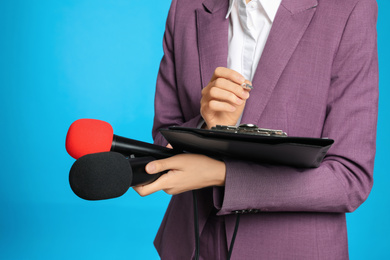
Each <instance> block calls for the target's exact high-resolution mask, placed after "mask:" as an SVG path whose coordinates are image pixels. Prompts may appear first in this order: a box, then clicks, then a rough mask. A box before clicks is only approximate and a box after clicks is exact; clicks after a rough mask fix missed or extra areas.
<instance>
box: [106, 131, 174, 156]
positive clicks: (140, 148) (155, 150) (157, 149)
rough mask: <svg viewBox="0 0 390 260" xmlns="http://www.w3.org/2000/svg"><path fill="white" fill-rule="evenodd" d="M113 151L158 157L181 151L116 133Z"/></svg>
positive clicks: (113, 140)
mask: <svg viewBox="0 0 390 260" xmlns="http://www.w3.org/2000/svg"><path fill="white" fill-rule="evenodd" d="M111 151H113V152H118V153H121V154H125V155H132V154H133V155H135V156H152V157H154V158H156V159H163V158H168V157H171V156H173V155H176V154H179V153H181V152H178V151H175V150H174V149H169V148H166V147H163V146H160V145H155V144H150V143H145V142H142V141H137V140H134V139H129V138H125V137H122V136H118V135H114V137H113V139H112V145H111Z"/></svg>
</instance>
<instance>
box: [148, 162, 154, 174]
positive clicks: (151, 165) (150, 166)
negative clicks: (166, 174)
mask: <svg viewBox="0 0 390 260" xmlns="http://www.w3.org/2000/svg"><path fill="white" fill-rule="evenodd" d="M155 170H156V165H155V164H154V163H149V164H147V165H146V171H147V172H148V173H154V171H155Z"/></svg>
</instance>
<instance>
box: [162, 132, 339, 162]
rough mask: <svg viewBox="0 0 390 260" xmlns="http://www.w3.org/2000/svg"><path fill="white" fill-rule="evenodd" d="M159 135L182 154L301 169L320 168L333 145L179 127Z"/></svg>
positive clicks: (328, 141)
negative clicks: (196, 154)
mask: <svg viewBox="0 0 390 260" xmlns="http://www.w3.org/2000/svg"><path fill="white" fill-rule="evenodd" d="M160 132H161V134H162V135H163V136H164V137H165V139H166V140H167V141H168V142H169V143H170V144H171V145H172V147H173V148H174V149H175V150H179V151H182V152H189V153H198V154H204V155H207V156H210V157H213V158H216V159H224V158H227V157H228V158H229V157H230V158H235V159H242V160H250V161H255V162H258V163H270V164H278V165H288V166H294V167H301V168H316V167H318V166H320V164H321V162H322V160H323V159H324V157H325V155H326V153H327V151H328V150H329V148H330V147H331V145H332V144H333V143H334V140H332V139H327V138H308V137H287V136H264V135H256V134H250V133H249V134H247V133H232V132H224V131H219V130H207V129H198V128H189V127H181V126H172V127H169V128H168V129H161V130H160Z"/></svg>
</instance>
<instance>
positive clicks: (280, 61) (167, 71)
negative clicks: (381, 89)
mask: <svg viewBox="0 0 390 260" xmlns="http://www.w3.org/2000/svg"><path fill="white" fill-rule="evenodd" d="M228 2H229V1H228V0H173V2H172V5H171V8H170V11H169V15H168V18H167V24H166V31H165V35H164V57H163V59H162V61H161V66H160V70H159V74H158V80H157V89H156V97H155V119H154V127H153V137H154V140H155V143H157V144H160V145H166V144H167V142H166V141H165V140H164V138H163V137H162V136H161V134H160V133H159V132H158V130H159V129H160V128H166V127H168V126H171V125H181V126H188V127H196V126H197V124H198V122H199V120H200V118H201V117H200V112H199V111H200V98H201V89H202V88H203V87H205V86H206V85H207V83H208V82H209V80H210V78H211V76H212V74H213V72H214V70H215V68H216V67H218V66H224V67H226V65H227V53H228V28H229V20H226V19H225V15H226V12H227V8H228ZM376 18H377V4H376V1H375V0H282V3H281V6H280V8H279V10H278V12H277V14H276V17H275V20H274V23H273V26H272V29H271V32H270V35H269V38H268V41H267V43H266V46H265V49H264V52H263V54H262V56H261V59H260V62H259V64H258V67H257V71H256V74H255V76H254V79H253V81H252V82H253V86H254V89H253V90H252V91H251V97H250V98H249V100H248V101H247V105H246V107H245V111H244V113H243V117H242V123H253V124H256V125H258V126H260V127H265V128H273V129H283V130H284V131H286V132H287V133H288V134H289V136H304V137H329V138H332V139H334V140H335V143H334V145H333V146H332V148H331V149H330V150H329V152H328V154H327V156H326V157H325V159H324V161H323V163H322V164H321V166H320V167H318V168H315V169H299V168H293V167H287V166H276V165H268V164H262V163H252V162H246V161H240V160H234V159H229V160H226V161H225V162H226V168H227V172H226V186H225V187H224V188H222V189H220V188H215V187H214V188H206V189H202V190H199V191H198V204H199V205H198V206H199V225H200V231H201V230H202V228H203V227H204V224H205V223H206V220H207V216H208V214H209V212H210V210H211V209H212V208H213V207H215V208H217V209H218V210H219V211H218V215H221V216H224V218H225V223H226V234H227V241H228V243H229V242H230V240H231V237H232V233H233V229H234V221H235V215H234V213H233V212H234V211H236V210H250V209H252V210H255V211H258V213H250V214H244V215H242V216H241V222H240V228H239V230H238V234H237V238H236V242H235V246H234V250H233V256H232V259H265V260H286V259H298V260H305V259H308V260H315V259H321V260H322V259H330V260H337V259H340V260H341V259H343V260H344V259H348V243H347V230H346V221H345V212H352V211H354V210H355V209H356V208H357V207H359V205H361V204H362V203H363V202H364V201H365V200H366V198H367V196H368V195H369V193H370V190H371V187H372V184H373V167H374V157H375V139H376V123H377V106H378V67H377V63H378V61H377V46H376V45H377V43H376ZM191 196H192V194H191V192H186V193H183V194H180V195H175V196H173V197H172V199H171V202H170V204H169V206H168V209H167V211H166V214H165V217H164V219H163V221H162V224H161V227H160V229H159V231H158V234H157V237H156V240H155V246H156V248H157V250H158V253H159V254H160V256H161V258H162V259H180V260H182V259H191V257H192V256H193V253H194V247H195V241H194V233H193V221H194V220H193V206H192V197H191ZM201 250H202V249H201Z"/></svg>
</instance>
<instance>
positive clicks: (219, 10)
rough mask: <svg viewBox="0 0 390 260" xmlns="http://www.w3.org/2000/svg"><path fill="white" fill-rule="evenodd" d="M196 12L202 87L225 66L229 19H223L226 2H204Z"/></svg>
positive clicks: (220, 0)
mask: <svg viewBox="0 0 390 260" xmlns="http://www.w3.org/2000/svg"><path fill="white" fill-rule="evenodd" d="M203 7H204V8H202V9H197V10H196V23H197V35H198V51H199V59H200V73H201V78H202V79H201V80H202V87H203V88H204V87H205V86H206V85H207V84H208V83H209V81H210V79H211V76H212V75H213V73H214V70H215V69H216V68H217V67H226V66H227V55H228V34H229V19H225V16H226V13H227V10H228V7H229V1H228V0H206V1H204V2H203Z"/></svg>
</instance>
